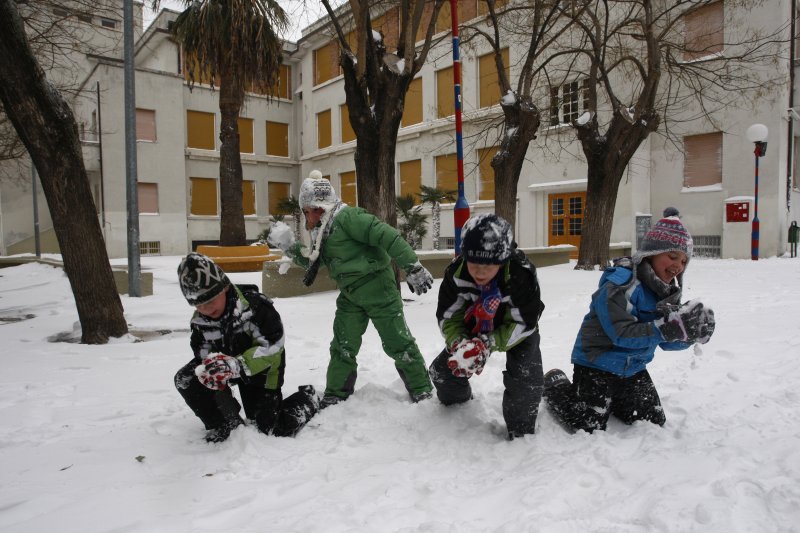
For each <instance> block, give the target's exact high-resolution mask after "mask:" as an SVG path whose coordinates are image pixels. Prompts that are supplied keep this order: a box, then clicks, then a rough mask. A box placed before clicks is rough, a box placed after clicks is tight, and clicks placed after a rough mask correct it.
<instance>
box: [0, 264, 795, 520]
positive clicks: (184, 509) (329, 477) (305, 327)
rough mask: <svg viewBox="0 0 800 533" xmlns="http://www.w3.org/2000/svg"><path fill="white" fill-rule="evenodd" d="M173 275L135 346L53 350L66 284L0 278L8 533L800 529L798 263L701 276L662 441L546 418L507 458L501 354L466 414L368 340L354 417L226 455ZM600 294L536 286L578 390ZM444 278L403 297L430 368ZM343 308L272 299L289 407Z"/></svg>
mask: <svg viewBox="0 0 800 533" xmlns="http://www.w3.org/2000/svg"><path fill="white" fill-rule="evenodd" d="M179 259H180V258H178V257H157V258H150V257H146V258H143V269H144V270H149V271H152V272H153V274H154V284H155V295H154V296H151V297H146V298H128V297H127V296H124V297H123V304H124V306H125V312H126V317H127V319H128V322H129V324H130V327H131V330H132V332H133V333H134V334H137V332H138V335H139V336H140V337H141V338H142V339H143V342H133V338H128V339H121V340H118V341H116V342H113V343H111V344H108V345H105V346H84V345H80V344H75V343H68V342H53V341H54V340H55V339H57V338H65V337H69V336H71V334H72V333H73V332H74V330H75V329H76V328H77V325H76V321H77V314H76V311H75V306H74V303H73V300H72V295H71V292H70V289H69V285H68V283H67V280H66V277H65V276H64V274H63V272H62V271H61V270H60V269H57V268H52V267H49V266H44V265H39V264H29V265H24V266H19V267H14V268H6V269H3V270H0V317H1V318H2V319H3V322H0V336H1V337H0V338H2V344H3V350H2V355H0V531H4V532H5V531H15V532H16V531H20V532H22V531H24V532H49V531H57V532H59V533H67V532H80V533H90V532H112V531H113V532H148V533H149V532H198V531H236V532H265V531H270V532H303V533H307V532H326V533H335V532H384V531H385V532H390V531H391V532H394V531H398V532H417V531H420V532H433V533H440V532H447V533H455V532H489V531H497V532H533V531H543V532H572V531H576V532H577V531H606V532H615V533H616V532H638V531H670V532H672V531H675V532H686V531H704V532H705V531H718V532H736V531H740V532H755V531H758V532H764V531H769V532H771V531H800V422H799V421H800V259H789V258H773V259H766V260H761V261H758V262H753V261H733V260H701V259H695V260H693V261H692V262H691V263H690V265H689V269H688V271H687V274H686V282H687V287H686V290H685V297H686V299H689V298H697V297H699V298H702V299H703V301H704V302H705V303H706V304H707V305H710V306H711V307H713V308H714V310H715V312H716V317H717V329H716V333H715V335H714V338H713V339H712V340H711V342H710V343H709V344H707V345H705V346H702V347H699V346H697V347H695V348H694V349H690V350H686V351H684V352H674V353H664V352H660V351H659V352H657V354H656V359H655V361H654V362H653V364H651V365H650V372H651V374H652V376H653V379H654V380H655V382H656V385H657V386H658V390H659V393H660V395H661V398H662V401H663V403H664V408H665V411H666V414H667V424H666V426H665V427H663V428H660V427H657V426H654V425H651V424H648V423H637V424H635V425H633V426H631V427H628V426H624V425H622V424H621V423H619V422H614V421H612V423H611V424H610V426H609V429H608V431H606V432H599V433H597V434H595V435H587V434H584V433H579V434H576V435H569V434H567V433H566V432H565V431H564V430H563V429H561V427H560V426H558V425H557V424H556V422H555V421H554V420H553V418H552V417H551V416H550V414H549V413H548V412H546V411H545V410H544V409H542V412H541V413H540V416H539V422H538V428H537V433H536V435H535V436H531V437H526V438H525V439H518V440H515V441H513V442H508V441H506V440H505V439H504V434H505V431H504V425H503V420H502V414H501V397H502V392H503V387H502V379H501V378H502V376H501V370H502V368H503V366H504V355H503V354H495V355H494V356H493V357H492V359H490V361H489V363H488V368H487V369H486V371H485V372H484V373H483V374H482V375H481V376H477V377H476V378H474V379H473V380H472V384H473V390H474V394H475V399H474V400H473V401H471V402H468V403H467V404H465V405H461V406H458V407H451V408H445V407H443V406H442V405H440V404H439V403H438V402H437V401H436V400H430V401H426V402H423V403H421V404H416V405H414V404H411V403H410V402H409V400H408V398H407V395H406V393H405V391H404V389H403V386H402V384H401V382H400V379H399V378H398V376H397V374H396V373H395V371H394V367H393V365H392V361H391V360H390V359H389V358H388V357H386V356H385V355H383V354H382V352H381V347H380V341H379V340H378V337H377V335H376V334H375V332H374V330H372V328H371V327H370V330H369V331H368V333H367V336H366V338H365V342H364V346H363V348H362V350H361V354H360V356H359V362H360V368H359V378H358V383H357V386H356V393H355V394H354V396H353V397H352V398H351V399H350V400H349V401H347V402H346V403H344V404H341V405H337V406H334V407H331V408H330V409H327V410H325V411H324V412H322V413H321V414H319V415H318V416H317V417H316V418H314V419H313V420H312V422H311V423H310V425H309V426H307V427H306V428H305V429H304V430H303V431H302V432H301V433H300V434H299V435H298V436H297V438H295V439H279V438H274V437H266V436H264V435H261V434H259V433H258V432H257V431H256V430H255V429H254V428H252V427H244V428H240V429H238V430H236V431H235V432H234V433H233V435H232V436H231V438H230V439H229V440H228V441H227V442H225V443H222V444H216V445H210V444H206V443H205V442H204V440H203V435H204V430H203V428H202V426H201V424H200V422H199V421H198V420H197V419H196V418H195V417H194V415H193V414H192V413H191V412H190V411H189V409H188V408H187V407H186V405H185V404H184V403H183V400H182V399H181V398H180V396H179V395H178V393H177V392H176V391H175V389H174V387H173V384H172V378H173V375H174V373H175V371H176V370H177V369H178V368H179V367H180V366H181V365H183V364H184V363H185V362H187V361H188V360H189V358H190V352H189V347H188V336H187V333H186V332H187V331H188V320H189V316H190V313H191V309H190V307H189V306H188V305H186V303H185V302H184V301H183V300H182V297H181V294H180V290H179V288H178V285H177V280H176V276H175V268H176V266H177V263H178V262H179ZM121 263H124V261H121ZM231 277H232V278H233V280H234V281H235V282H238V283H243V282H255V283H258V284H259V285H260V275H259V274H233V275H232V276H231ZM598 278H599V273H597V272H580V271H574V270H572V268H571V266H570V265H562V266H555V267H547V268H542V269H540V270H539V279H540V283H541V286H542V293H543V299H544V301H545V303H546V305H547V308H546V310H545V312H544V316H543V317H542V322H541V334H542V354H543V357H544V367H545V369H549V368H553V367H561V368H564V369H565V370H567V373H568V374H569V375H571V373H572V372H571V366H570V364H569V353H570V350H571V347H572V342H573V340H574V337H575V333H576V331H577V328H578V325H579V324H580V321H581V318H582V317H583V315H584V313H585V312H586V309H587V306H588V302H589V296H590V294H591V293H592V291H593V289H594V287H595V285H596V283H597V280H598ZM438 283H439V281H438V280H437V285H436V286H435V287H434V291H432V292H429V293H428V294H426V295H424V296H422V297H413V296H412V295H411V294H410V293H408V292H404V296H405V297H407V298H409V299H410V300H411V301H409V302H408V303H407V304H406V317H407V320H408V322H409V325H410V328H411V331H412V332H413V333H414V334H415V336H416V337H417V339H418V342H419V345H420V348H421V349H422V352H423V354H424V355H425V357H426V359H427V360H428V362H430V360H431V359H432V358H433V357H434V356H435V355H436V354H437V353H438V352H439V350H441V348H442V346H443V344H442V340H441V337H440V335H439V332H438V329H437V327H436V321H435V318H434V311H435V303H436V294H437V289H438ZM404 290H405V287H404ZM334 301H335V294H334V293H324V294H319V295H311V296H306V297H297V298H285V299H278V300H276V306H277V308H278V310H279V311H280V313H281V315H282V317H283V321H284V324H285V327H286V331H287V337H288V338H287V370H286V386H285V389H284V391H285V392H286V393H290V392H291V391H292V390H294V389H295V388H296V387H297V386H298V385H302V384H305V383H312V384H313V385H315V386H316V387H317V388H318V389H322V388H323V387H324V382H325V368H326V365H327V361H328V343H329V342H330V335H331V322H332V318H333V311H334ZM27 315H34V316H33V317H32V318H27V319H24V320H20V321H16V322H13V321H9V320H8V319H11V318H15V317H16V318H24V317H26V316H27ZM156 330H161V331H166V330H169V331H171V332H172V333H167V334H164V335H158V334H153V333H146V332H154V331H156Z"/></svg>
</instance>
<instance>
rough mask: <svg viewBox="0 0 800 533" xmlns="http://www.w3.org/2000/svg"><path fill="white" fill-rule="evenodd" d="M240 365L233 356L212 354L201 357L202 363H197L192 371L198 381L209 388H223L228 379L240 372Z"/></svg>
mask: <svg viewBox="0 0 800 533" xmlns="http://www.w3.org/2000/svg"><path fill="white" fill-rule="evenodd" d="M241 369H242V366H241V363H239V360H238V359H236V358H235V357H231V356H230V355H225V354H221V353H218V354H213V355H209V356H208V357H206V358H205V359H203V364H201V365H197V367H196V368H195V369H194V373H195V375H196V376H197V379H199V380H200V383H202V384H203V385H205V386H206V387H208V388H209V389H211V390H225V387H226V386H227V385H228V381H230V380H232V379H236V378H238V377H239V376H240V375H241V373H242V370H241Z"/></svg>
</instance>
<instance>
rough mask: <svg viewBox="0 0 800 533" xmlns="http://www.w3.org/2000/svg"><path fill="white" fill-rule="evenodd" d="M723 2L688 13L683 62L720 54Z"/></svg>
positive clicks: (723, 29) (722, 42)
mask: <svg viewBox="0 0 800 533" xmlns="http://www.w3.org/2000/svg"><path fill="white" fill-rule="evenodd" d="M722 5H723V2H716V3H714V4H710V5H706V6H703V7H700V8H697V9H695V10H694V11H691V12H690V13H688V14H687V15H686V17H685V19H684V24H685V26H686V34H685V47H686V49H685V50H684V51H683V60H684V61H692V60H695V59H700V58H702V57H707V56H710V55H713V54H718V53H720V52H722V47H723V44H724V36H725V12H724V10H723V8H722Z"/></svg>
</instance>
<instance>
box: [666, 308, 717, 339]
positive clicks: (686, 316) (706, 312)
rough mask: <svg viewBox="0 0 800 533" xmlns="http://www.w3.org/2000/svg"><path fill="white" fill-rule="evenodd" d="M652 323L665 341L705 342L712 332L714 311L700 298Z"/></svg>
mask: <svg viewBox="0 0 800 533" xmlns="http://www.w3.org/2000/svg"><path fill="white" fill-rule="evenodd" d="M653 323H654V324H655V326H656V327H657V328H658V329H659V331H660V332H661V336H662V337H664V340H665V341H667V342H674V341H683V342H700V343H701V344H705V343H706V342H708V340H709V339H710V338H711V334H712V333H713V332H714V312H713V311H711V310H710V309H706V308H705V307H704V306H703V303H702V302H701V301H700V300H690V301H688V302H686V303H685V304H683V305H681V306H680V307H678V308H677V309H672V310H670V311H669V312H668V313H665V315H664V317H662V318H659V319H657V320H656V321H655V322H653Z"/></svg>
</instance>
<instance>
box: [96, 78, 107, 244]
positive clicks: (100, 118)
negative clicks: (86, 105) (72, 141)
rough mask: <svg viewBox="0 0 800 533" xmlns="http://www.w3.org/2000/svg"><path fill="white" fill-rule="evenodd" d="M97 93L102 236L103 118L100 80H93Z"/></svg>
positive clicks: (103, 186) (104, 199) (103, 203)
mask: <svg viewBox="0 0 800 533" xmlns="http://www.w3.org/2000/svg"><path fill="white" fill-rule="evenodd" d="M95 83H96V85H95V93H96V94H97V148H98V150H100V161H99V162H100V224H101V227H102V228H103V238H105V236H106V193H105V183H104V180H103V118H102V115H101V113H100V82H99V81H98V82H95Z"/></svg>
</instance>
